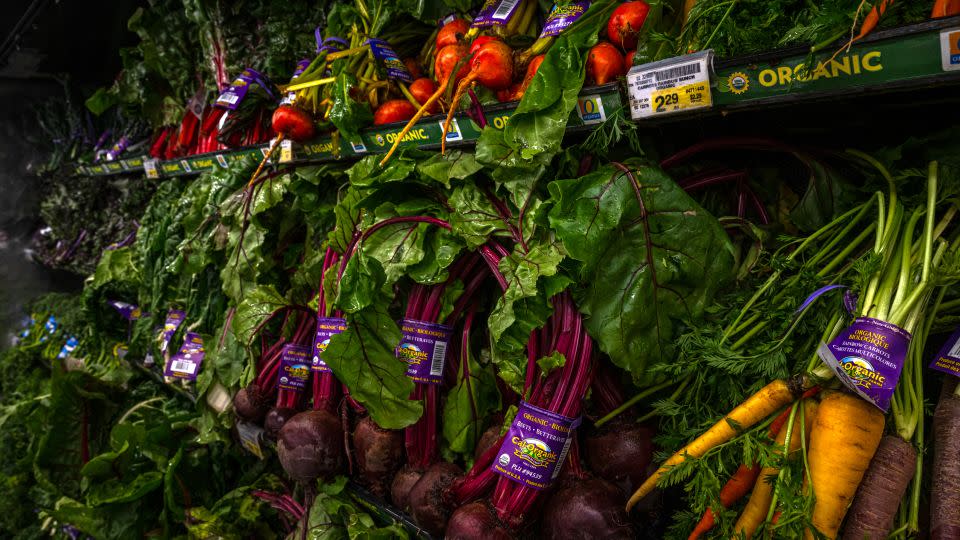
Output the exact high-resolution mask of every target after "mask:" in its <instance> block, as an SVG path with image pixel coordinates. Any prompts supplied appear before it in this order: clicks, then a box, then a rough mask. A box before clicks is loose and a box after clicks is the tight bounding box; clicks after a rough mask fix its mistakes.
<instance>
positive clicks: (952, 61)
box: [940, 28, 960, 71]
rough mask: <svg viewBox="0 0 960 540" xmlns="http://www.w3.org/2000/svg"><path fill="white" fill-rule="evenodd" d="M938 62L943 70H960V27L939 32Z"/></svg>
mask: <svg viewBox="0 0 960 540" xmlns="http://www.w3.org/2000/svg"><path fill="white" fill-rule="evenodd" d="M940 64H941V67H943V70H944V71H956V70H960V28H951V29H949V30H944V31H942V32H940Z"/></svg>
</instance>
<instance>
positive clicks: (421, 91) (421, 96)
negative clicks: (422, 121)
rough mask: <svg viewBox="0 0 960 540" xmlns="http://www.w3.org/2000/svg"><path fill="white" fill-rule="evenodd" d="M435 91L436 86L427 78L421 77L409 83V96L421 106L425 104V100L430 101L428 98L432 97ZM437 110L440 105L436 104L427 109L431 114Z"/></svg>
mask: <svg viewBox="0 0 960 540" xmlns="http://www.w3.org/2000/svg"><path fill="white" fill-rule="evenodd" d="M436 91H437V85H436V84H434V82H433V81H432V80H430V79H429V78H428V77H421V78H419V79H417V80H415V81H413V82H412V83H410V95H412V96H413V99H416V100H417V103H419V104H421V105H423V104H424V103H426V102H427V100H428V99H430V96H432V95H433V93H434V92H436ZM439 110H440V105H439V104H437V103H434V104H433V106H431V107H430V108H429V109H428V111H430V113H431V114H432V113H435V112H437V111H439Z"/></svg>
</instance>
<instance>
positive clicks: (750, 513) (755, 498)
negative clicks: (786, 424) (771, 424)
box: [734, 400, 817, 538]
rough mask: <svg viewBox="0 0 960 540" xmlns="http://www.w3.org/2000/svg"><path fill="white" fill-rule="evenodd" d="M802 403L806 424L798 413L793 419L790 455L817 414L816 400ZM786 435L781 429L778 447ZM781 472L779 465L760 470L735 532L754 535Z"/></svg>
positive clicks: (766, 509) (783, 441)
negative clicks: (802, 422)
mask: <svg viewBox="0 0 960 540" xmlns="http://www.w3.org/2000/svg"><path fill="white" fill-rule="evenodd" d="M801 404H802V405H803V408H804V424H803V425H800V415H799V414H798V415H796V416H795V418H794V421H793V435H792V436H791V437H790V448H789V450H788V452H787V456H788V457H789V456H790V455H791V454H793V453H794V452H796V451H797V450H798V449H799V448H800V439H801V438H800V429H803V430H804V431H805V432H806V433H808V434H809V433H810V428H811V427H812V426H813V421H814V418H815V417H816V414H817V402H816V401H814V400H806V401H802V402H801ZM786 435H787V432H786V431H781V432H780V433H779V434H778V435H777V439H776V445H777V446H778V447H780V448H782V447H783V446H784V444H785V443H786ZM778 453H779V452H778ZM779 474H780V469H779V468H777V467H764V468H763V470H761V471H760V475H759V478H757V483H756V485H754V486H753V493H751V494H750V500H749V501H747V505H746V506H745V507H744V508H743V513H741V514H740V518H739V519H737V523H736V524H735V525H734V532H736V533H737V535H739V534H740V533H743V535H744V536H745V537H746V538H750V537H752V536H753V533H755V532H756V531H757V528H759V527H760V525H761V524H762V523H763V521H764V520H765V519H766V517H767V513H768V512H769V510H770V504H771V502H772V501H773V487H774V486H773V482H772V481H771V480H775V479H776V477H777V475H779Z"/></svg>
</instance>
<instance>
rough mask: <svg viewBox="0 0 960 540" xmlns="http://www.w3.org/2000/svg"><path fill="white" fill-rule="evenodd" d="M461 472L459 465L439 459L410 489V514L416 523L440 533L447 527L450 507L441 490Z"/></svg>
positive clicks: (434, 532) (432, 531) (431, 531)
mask: <svg viewBox="0 0 960 540" xmlns="http://www.w3.org/2000/svg"><path fill="white" fill-rule="evenodd" d="M461 474H463V471H462V470H460V467H457V466H456V465H454V464H453V463H447V462H445V461H441V462H439V463H434V464H433V465H431V466H430V468H429V469H427V471H426V472H424V473H423V476H421V477H420V480H418V481H417V483H416V484H414V485H413V488H411V489H410V498H409V504H410V515H411V516H413V519H414V520H415V521H416V522H417V525H419V526H421V527H423V528H424V529H426V530H428V531H430V533H431V534H437V535H439V534H441V533H443V531H444V529H446V528H447V519H448V518H449V517H450V509H449V508H447V506H446V505H445V504H444V503H443V492H444V491H446V489H447V487H449V486H450V483H451V482H453V480H454V479H455V478H456V477H457V476H459V475H461Z"/></svg>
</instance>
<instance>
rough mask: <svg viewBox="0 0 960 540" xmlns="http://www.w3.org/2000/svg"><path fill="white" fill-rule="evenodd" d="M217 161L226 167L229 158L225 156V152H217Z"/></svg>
mask: <svg viewBox="0 0 960 540" xmlns="http://www.w3.org/2000/svg"><path fill="white" fill-rule="evenodd" d="M217 163H219V164H220V166H221V167H223V168H224V169H226V168H227V158H225V157H223V154H217Z"/></svg>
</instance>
